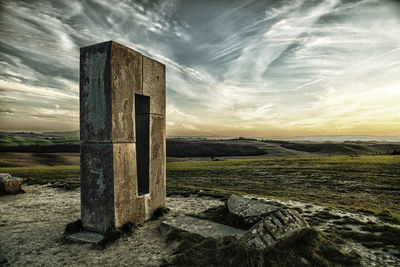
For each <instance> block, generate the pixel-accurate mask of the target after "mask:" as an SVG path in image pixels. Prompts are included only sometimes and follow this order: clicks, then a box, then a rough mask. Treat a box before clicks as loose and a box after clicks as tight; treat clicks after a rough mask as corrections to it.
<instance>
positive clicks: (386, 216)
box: [376, 210, 400, 225]
mask: <svg viewBox="0 0 400 267" xmlns="http://www.w3.org/2000/svg"><path fill="white" fill-rule="evenodd" d="M376 216H377V217H378V218H379V219H381V220H382V221H384V222H389V223H394V224H399V225H400V220H399V219H398V218H396V217H394V216H393V215H392V213H391V212H390V211H388V210H383V211H381V212H380V213H378V214H377V215H376Z"/></svg>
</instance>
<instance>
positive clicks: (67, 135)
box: [42, 130, 79, 138]
mask: <svg viewBox="0 0 400 267" xmlns="http://www.w3.org/2000/svg"><path fill="white" fill-rule="evenodd" d="M42 134H44V135H56V136H62V137H64V138H79V130H76V131H69V132H44V133H42Z"/></svg>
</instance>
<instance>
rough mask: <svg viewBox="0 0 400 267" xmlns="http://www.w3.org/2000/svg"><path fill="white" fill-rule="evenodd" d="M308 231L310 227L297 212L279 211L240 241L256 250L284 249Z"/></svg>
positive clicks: (252, 229) (269, 216) (255, 226)
mask: <svg viewBox="0 0 400 267" xmlns="http://www.w3.org/2000/svg"><path fill="white" fill-rule="evenodd" d="M309 230H310V226H309V225H308V223H307V222H306V221H305V220H304V219H303V218H302V217H301V216H300V214H299V213H298V212H297V211H295V210H291V209H280V210H278V211H276V212H274V213H271V214H270V215H268V216H267V217H265V218H264V219H263V220H261V221H260V222H258V223H257V224H256V225H254V226H253V227H252V228H250V229H249V230H248V231H247V232H246V233H245V234H244V235H243V237H242V238H241V240H242V241H244V242H246V243H247V244H248V245H249V246H250V247H256V248H266V247H284V246H287V245H290V244H292V243H294V242H295V241H296V240H298V239H299V238H300V237H301V236H303V235H304V234H305V233H306V232H307V231H309Z"/></svg>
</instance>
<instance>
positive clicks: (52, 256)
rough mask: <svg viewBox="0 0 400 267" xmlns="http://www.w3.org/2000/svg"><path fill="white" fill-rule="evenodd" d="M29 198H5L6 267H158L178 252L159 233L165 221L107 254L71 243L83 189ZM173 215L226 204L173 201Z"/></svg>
mask: <svg viewBox="0 0 400 267" xmlns="http://www.w3.org/2000/svg"><path fill="white" fill-rule="evenodd" d="M24 190H25V192H26V193H25V194H20V195H9V196H3V197H1V198H0V250H1V256H0V258H1V259H0V261H1V260H2V259H3V258H5V259H6V260H7V263H5V264H4V265H5V266H41V265H42V266H87V265H90V266H98V265H102V266H158V265H159V264H160V263H161V262H162V259H164V258H167V257H168V256H169V255H170V254H171V253H172V248H171V247H168V246H167V245H166V243H165V242H164V241H165V240H164V238H165V237H164V236H163V235H162V234H161V233H160V232H159V230H158V226H159V225H160V222H161V220H155V221H148V222H146V223H144V224H143V225H142V226H141V227H139V228H138V229H137V230H135V232H134V233H133V234H131V235H129V236H125V237H122V238H120V239H119V240H117V241H116V242H115V243H112V244H110V245H109V246H108V247H107V248H105V249H102V250H100V249H94V248H93V247H92V246H91V245H89V244H68V243H65V242H64V241H63V239H62V235H63V232H64V229H65V226H66V224H67V223H69V222H72V221H75V220H77V219H79V218H80V193H79V189H77V190H74V191H65V190H60V189H54V188H50V187H46V186H39V185H33V186H25V187H24ZM167 204H168V207H170V209H171V211H170V213H169V214H168V215H167V216H168V217H169V216H174V215H177V214H179V213H198V212H201V211H203V210H205V209H207V208H210V207H215V206H218V205H221V204H222V202H221V201H219V200H216V199H212V198H206V197H201V198H199V197H187V198H183V197H168V198H167ZM0 265H1V264H0Z"/></svg>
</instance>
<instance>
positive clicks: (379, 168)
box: [0, 156, 400, 217]
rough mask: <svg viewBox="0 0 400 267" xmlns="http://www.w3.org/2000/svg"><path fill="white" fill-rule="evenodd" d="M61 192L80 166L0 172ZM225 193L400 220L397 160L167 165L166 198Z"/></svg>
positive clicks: (345, 158)
mask: <svg viewBox="0 0 400 267" xmlns="http://www.w3.org/2000/svg"><path fill="white" fill-rule="evenodd" d="M0 172H9V173H11V174H12V175H15V176H19V177H22V178H24V179H25V181H26V183H27V184H47V183H50V184H52V186H55V187H61V188H65V189H73V188H77V187H79V166H54V167H47V166H46V167H39V166H38V167H15V168H0ZM199 192H200V194H207V195H218V196H224V195H225V196H226V195H228V194H230V193H239V194H250V195H254V196H263V197H274V198H280V199H291V200H298V201H302V202H307V203H315V204H321V205H324V206H330V207H339V208H344V209H349V210H365V211H372V212H375V213H379V212H381V211H383V210H386V211H389V212H390V213H391V214H392V215H394V216H395V217H400V197H399V195H400V156H336V157H321V158H286V159H285V158H276V159H260V160H226V161H179V162H168V163H167V193H168V194H190V193H199Z"/></svg>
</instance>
